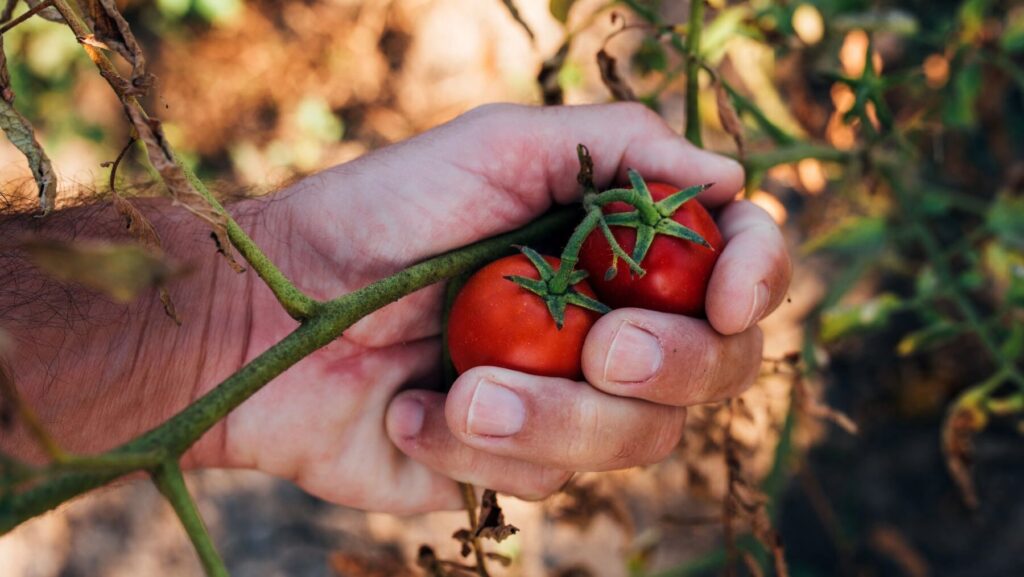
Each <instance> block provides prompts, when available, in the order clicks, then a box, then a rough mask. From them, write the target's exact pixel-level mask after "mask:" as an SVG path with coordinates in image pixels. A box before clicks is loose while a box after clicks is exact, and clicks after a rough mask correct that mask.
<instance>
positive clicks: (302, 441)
mask: <svg viewBox="0 0 1024 577" xmlns="http://www.w3.org/2000/svg"><path fill="white" fill-rule="evenodd" d="M577 143H583V144H585V145H587V146H588V147H589V149H590V151H591V154H592V155H593V157H594V160H595V180H596V181H597V184H598V185H599V186H601V187H607V186H608V185H610V184H611V183H613V182H614V181H623V179H624V177H625V171H626V169H627V168H634V169H636V170H638V171H639V172H640V173H641V174H642V175H643V176H644V177H645V178H646V179H649V180H658V181H664V182H668V183H671V184H675V185H678V186H680V187H684V186H689V185H694V184H700V183H706V182H714V183H716V184H715V185H714V186H713V187H711V188H710V189H709V190H708V191H706V192H705V193H703V194H702V195H701V197H700V200H701V202H702V203H704V204H705V205H706V206H708V207H710V208H721V210H720V212H719V213H718V220H719V225H720V227H721V229H722V232H723V234H724V236H725V237H726V240H727V246H726V248H725V250H724V252H723V254H722V255H721V257H720V258H719V260H718V264H717V266H716V268H715V271H714V273H713V276H712V279H711V284H710V287H709V290H708V302H707V312H708V320H707V321H703V320H697V319H692V318H687V317H681V316H674V315H669V314H663V313H656V312H650V311H644V310H640V309H620V310H616V311H613V312H611V313H609V314H608V315H606V316H604V317H603V318H602V319H601V320H600V321H599V322H598V324H597V325H596V326H595V327H594V329H593V330H592V331H591V333H590V335H589V337H588V340H587V343H586V347H585V350H584V353H583V366H584V371H585V375H586V378H587V381H588V382H586V383H578V382H572V381H568V380H565V379H552V378H542V377H536V376H531V375H527V374H522V373H517V372H514V371H509V370H504V369H498V368H483V367H482V368H477V369H473V370H471V371H468V372H467V373H465V374H463V375H462V376H460V378H459V379H458V381H457V382H456V383H455V385H454V387H453V388H452V390H451V392H450V393H448V394H447V395H444V394H441V393H436V392H429V391H428V390H419V389H417V388H416V387H417V386H423V385H430V384H436V382H437V380H438V366H439V357H440V345H439V332H440V309H441V295H442V292H443V291H442V287H439V286H435V287H431V288H429V289H425V290H423V291H420V292H418V293H416V294H413V295H410V296H409V297H406V298H405V299H402V300H401V301H399V302H397V303H394V304H393V305H391V306H388V307H386V308H385V309H382V310H381V311H378V312H377V313H375V314H373V315H371V316H369V317H367V318H365V319H363V320H362V321H360V322H359V323H357V324H356V325H355V326H353V327H352V328H351V329H350V330H349V331H347V332H346V333H345V335H344V336H343V337H342V338H341V339H338V340H337V341H335V342H334V343H332V344H330V345H328V346H327V347H325V348H324V349H322V350H320V351H318V352H317V353H315V354H313V355H311V356H310V357H308V358H306V359H304V360H303V361H301V362H300V363H299V364H297V365H296V366H295V367H293V368H292V369H290V370H289V371H287V372H286V373H285V374H283V375H282V376H280V377H279V378H278V379H276V380H275V381H273V382H272V383H270V384H269V385H268V386H267V387H266V388H265V389H263V390H262V391H260V392H259V393H257V394H256V395H255V396H254V397H253V398H252V399H250V400H249V401H247V402H246V403H245V404H243V405H242V406H240V407H239V408H238V409H237V410H236V411H235V412H233V413H232V414H231V415H230V416H229V417H228V419H227V420H226V421H225V422H223V423H222V424H221V425H220V426H219V427H218V428H217V429H215V430H214V431H212V432H211V434H209V435H207V437H206V438H204V441H202V442H201V443H200V445H199V446H198V447H197V449H196V450H194V452H193V455H192V457H193V458H194V462H195V463H196V464H199V465H209V466H232V467H250V468H256V469H260V470H263V471H266V472H268V473H272V474H274V475H277V476H280V477H284V478H287V479H292V480H294V481H295V482H296V483H298V484H299V485H301V486H302V487H304V488H305V489H306V490H308V491H310V492H311V493H313V494H316V495H319V496H321V497H323V498H326V499H329V500H332V501H335V502H338V503H342V504H347V505H351V506H356V507H361V508H366V509H372V510H378V511H394V512H415V511H429V510H435V509H443V508H456V507H458V506H459V505H460V498H459V493H458V491H457V488H456V486H455V484H454V482H453V481H452V480H451V479H456V480H459V481H465V482H471V483H474V484H476V485H481V486H486V487H490V488H494V489H497V490H499V491H503V492H507V493H511V494H514V495H518V496H522V497H526V498H540V497H543V496H545V495H547V494H549V493H551V492H553V491H555V490H557V489H558V488H559V487H560V486H561V485H562V484H564V482H565V481H566V480H567V479H568V478H569V476H570V475H571V473H572V472H574V471H584V470H607V469H617V468H624V467H630V466H634V465H641V464H647V463H653V462H656V461H658V460H660V459H663V458H665V456H666V455H668V454H669V452H670V451H671V450H672V448H673V447H674V446H675V445H676V444H677V442H678V440H679V438H680V435H681V434H682V429H683V425H684V423H685V416H686V409H685V407H687V406H690V405H694V404H700V403H707V402H712V401H717V400H721V399H724V398H727V397H730V396H733V395H736V394H739V393H740V392H742V391H743V390H744V389H745V388H746V387H747V386H749V385H750V383H751V382H752V381H753V379H754V377H755V375H756V374H757V372H758V368H759V366H760V362H761V333H760V331H759V329H757V328H756V326H755V324H756V323H757V322H758V321H759V320H760V319H761V318H763V317H764V316H765V315H767V314H768V313H769V312H771V311H772V310H773V309H774V308H775V307H776V306H777V305H778V304H779V302H780V301H781V300H782V299H783V297H784V296H785V292H786V290H787V286H788V283H789V277H790V263H789V259H788V256H787V254H786V250H785V247H784V244H783V240H782V237H781V235H780V233H779V231H778V229H777V228H776V226H775V225H774V223H773V222H772V221H771V219H770V218H769V217H768V215H767V214H766V213H764V211H762V210H760V209H759V208H757V207H755V206H754V205H751V204H749V203H746V202H733V198H734V196H735V194H736V193H737V191H738V190H739V189H740V187H741V185H742V182H743V174H742V169H741V168H740V166H739V165H738V164H737V163H735V162H734V161H732V160H729V159H726V158H723V157H720V156H716V155H713V154H710V153H707V152H704V151H701V150H698V149H696V148H694V147H692V146H690V145H689V144H688V143H686V142H685V141H684V140H683V139H682V138H681V137H680V136H679V135H677V134H675V133H673V132H672V131H671V130H670V129H669V128H668V127H667V126H666V125H665V124H664V123H663V122H662V120H661V119H660V118H659V117H658V116H657V115H655V114H654V113H653V112H650V111H649V110H647V109H645V108H643V107H642V106H639V105H636V104H613V105H601V106H588V107H560V108H534V107H523V106H512V105H496V106H487V107H484V108H480V109H477V110H474V111H472V112H470V113H468V114H466V115H464V116H462V117H460V118H458V119H456V120H455V121H453V122H450V123H448V124H446V125H443V126H441V127H438V128H436V129H434V130H431V131H429V132H427V133H425V134H422V135H420V136H418V137H416V138H413V139H410V140H408V141H406V142H403V143H401V144H398V145H395V146H392V147H389V148H386V149H383V150H380V151H378V152H375V153H373V154H370V155H367V156H365V157H363V158H360V159H358V160H356V161H354V162H351V163H348V164H345V165H343V166H340V167H337V168H334V169H331V170H328V171H325V172H323V173H321V174H319V175H315V176H313V177H310V178H308V179H306V180H304V181H302V182H300V183H299V184H297V185H296V186H294V187H292V188H291V189H290V190H288V191H286V192H284V193H283V194H282V196H281V197H280V199H279V200H275V201H274V202H272V203H271V207H269V208H268V213H267V214H266V216H265V218H264V224H263V225H262V226H263V228H265V231H263V232H262V233H261V234H260V235H259V236H258V237H257V240H259V241H260V242H261V243H262V244H263V245H264V248H265V250H266V251H267V252H268V254H270V255H271V257H272V258H273V259H274V260H275V261H276V262H278V263H279V265H280V266H281V267H282V269H284V271H285V272H286V274H288V275H289V276H290V277H291V278H292V279H293V280H294V281H295V282H296V284H297V285H298V286H299V287H300V288H301V289H303V290H305V291H308V292H309V293H310V294H311V295H312V296H314V297H316V298H328V297H335V296H338V295H340V294H343V293H345V292H348V291H351V290H353V289H356V288H359V287H361V286H365V285H366V284H368V283H370V282H372V281H374V280H377V279H379V278H382V277H384V276H386V275H388V274H391V273H394V272H397V271H399V270H401V269H402V268H404V267H407V266H409V265H411V264H413V263H415V262H417V261H420V260H423V259H424V258H427V257H429V256H432V255H435V254H438V253H440V252H443V251H446V250H450V249H453V248H456V247H459V246H463V245H466V244H469V243H472V242H474V241H477V240H481V239H483V238H486V237H490V236H493V235H495V234H498V233H501V232H505V231H508V230H511V229H514V228H517V227H519V226H522V225H524V224H526V223H527V222H529V221H530V220H532V219H533V218H536V217H537V216H539V215H540V214H542V213H543V212H544V211H545V210H547V209H548V208H549V207H550V206H551V205H552V204H554V203H563V204H564V203H569V202H572V201H574V200H575V199H576V197H577V195H578V193H579V189H578V185H577V183H576V171H577V159H576V144H577ZM239 298H241V297H239ZM248 304H249V305H250V306H251V310H250V311H246V312H247V313H249V312H251V323H250V324H251V331H250V332H249V333H248V338H247V339H243V338H242V337H243V335H236V334H231V333H224V334H223V335H222V339H224V341H225V343H226V344H225V346H232V345H231V344H227V343H229V342H230V343H236V342H246V343H247V344H246V347H245V350H244V351H242V352H241V357H242V358H243V359H244V360H245V361H248V360H251V359H252V358H253V357H254V356H256V355H257V354H259V353H260V352H262V351H263V350H265V349H266V348H267V347H268V346H270V345H271V344H273V343H274V342H276V341H277V340H279V339H280V338H282V337H283V336H284V335H285V334H287V333H288V332H290V331H291V330H292V329H293V328H294V326H295V323H294V321H292V320H291V319H290V318H289V317H288V316H287V315H285V314H284V312H283V311H281V309H280V307H279V306H278V304H277V303H276V301H274V300H273V297H272V295H271V294H270V292H269V290H267V289H266V288H265V287H264V286H262V285H260V284H256V285H255V286H254V288H253V295H252V298H251V301H249V303H248ZM214 314H217V313H214ZM221 357H222V358H224V357H228V358H230V357H231V355H221ZM236 368H237V365H232V364H230V363H229V364H227V365H225V364H223V363H222V364H220V365H218V366H216V367H212V368H211V370H209V371H206V372H205V374H206V375H210V374H220V375H223V374H226V373H230V371H231V370H233V369H236ZM215 384H216V382H215V380H214V379H209V380H206V381H203V382H201V383H200V388H199V389H198V393H201V392H205V391H206V390H208V389H209V388H211V387H212V386H213V385H215Z"/></svg>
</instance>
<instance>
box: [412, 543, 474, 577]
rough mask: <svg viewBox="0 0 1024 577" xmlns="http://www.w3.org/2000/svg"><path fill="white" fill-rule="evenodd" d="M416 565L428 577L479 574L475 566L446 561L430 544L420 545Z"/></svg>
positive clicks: (471, 575) (468, 576)
mask: <svg viewBox="0 0 1024 577" xmlns="http://www.w3.org/2000/svg"><path fill="white" fill-rule="evenodd" d="M416 566H417V567H420V568H421V569H423V570H424V572H425V573H426V575H427V576H428V577H473V576H475V575H477V571H476V568H475V567H469V566H467V565H461V564H459V563H453V562H451V561H444V560H443V559H439V558H438V557H437V553H434V550H433V549H432V548H431V547H430V546H428V545H420V550H419V553H418V554H417V555H416Z"/></svg>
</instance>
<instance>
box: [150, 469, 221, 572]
mask: <svg viewBox="0 0 1024 577" xmlns="http://www.w3.org/2000/svg"><path fill="white" fill-rule="evenodd" d="M153 482H154V483H155V484H156V487H157V489H159V490H160V493H162V494H163V496H164V497H165V498H166V499H167V501H168V502H169V503H170V504H171V507H173V508H174V512H175V513H177V515H178V519H180V520H181V524H182V526H184V527H185V532H186V533H188V536H189V539H191V540H192V546H193V547H195V549H196V553H198V554H199V561H200V562H201V563H202V564H203V569H205V570H206V574H207V575H209V576H210V577H228V570H227V567H225V566H224V560H223V559H221V557H220V553H218V552H217V548H216V547H214V545H213V539H211V538H210V532H209V531H207V530H206V524H205V523H203V518H202V517H201V516H200V515H199V510H198V509H196V504H195V501H193V500H192V496H191V495H189V492H188V487H186V486H185V478H184V477H182V475H181V466H180V465H178V462H177V461H167V462H165V463H164V464H162V465H160V467H158V468H157V469H156V471H154V472H153Z"/></svg>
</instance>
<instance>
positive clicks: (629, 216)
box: [599, 211, 647, 281]
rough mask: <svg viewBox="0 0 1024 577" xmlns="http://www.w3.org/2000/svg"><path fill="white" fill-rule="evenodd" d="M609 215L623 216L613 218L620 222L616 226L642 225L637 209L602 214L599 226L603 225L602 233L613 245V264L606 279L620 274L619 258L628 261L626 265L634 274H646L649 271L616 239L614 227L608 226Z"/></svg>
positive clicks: (605, 276) (607, 272) (610, 244)
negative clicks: (613, 232)
mask: <svg viewBox="0 0 1024 577" xmlns="http://www.w3.org/2000/svg"><path fill="white" fill-rule="evenodd" d="M609 217H622V218H616V219H613V220H614V221H617V222H618V223H619V224H616V226H631V227H633V228H636V227H639V226H640V218H639V217H638V216H637V213H636V211H634V212H619V213H614V214H607V215H603V216H602V218H601V221H600V223H599V226H600V227H601V234H603V235H604V239H605V241H606V242H607V243H608V246H609V247H611V249H612V266H611V267H610V268H609V269H608V270H607V271H605V273H604V280H606V281H610V280H612V279H613V278H615V275H616V274H618V271H619V266H618V265H619V263H618V259H620V258H621V259H622V260H624V261H626V265H627V266H629V270H631V271H632V272H633V274H635V275H637V276H644V275H645V274H647V271H645V270H644V269H643V267H641V266H640V264H639V263H638V262H637V261H635V260H633V257H631V256H629V255H628V254H626V251H625V250H623V249H622V246H621V245H619V241H618V240H616V239H615V235H613V234H612V229H611V228H609V227H608V225H609V224H610V223H609V222H608V218H609Z"/></svg>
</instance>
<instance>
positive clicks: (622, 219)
mask: <svg viewBox="0 0 1024 577" xmlns="http://www.w3.org/2000/svg"><path fill="white" fill-rule="evenodd" d="M603 218H604V222H605V224H607V225H608V226H628V227H629V228H637V227H638V226H640V225H641V224H643V223H642V222H640V213H638V212H637V211H635V210H634V211H633V212H613V213H612V214H606V215H604V217H603Z"/></svg>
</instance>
